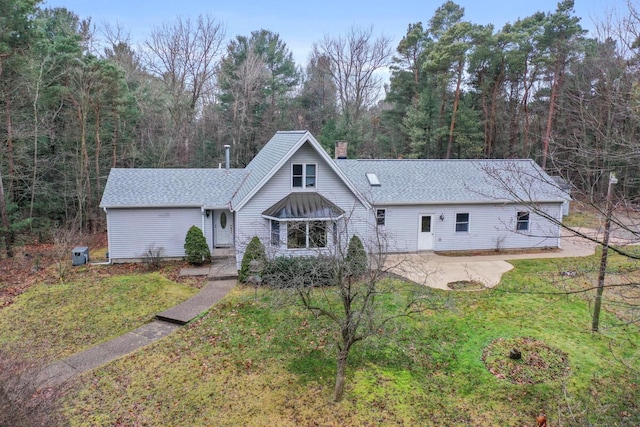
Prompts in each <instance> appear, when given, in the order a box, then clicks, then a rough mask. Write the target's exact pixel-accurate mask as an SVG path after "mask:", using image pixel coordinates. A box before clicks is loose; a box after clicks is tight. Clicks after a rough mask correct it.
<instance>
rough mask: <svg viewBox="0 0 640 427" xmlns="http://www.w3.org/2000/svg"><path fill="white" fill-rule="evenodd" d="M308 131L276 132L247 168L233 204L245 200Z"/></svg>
mask: <svg viewBox="0 0 640 427" xmlns="http://www.w3.org/2000/svg"><path fill="white" fill-rule="evenodd" d="M307 133H308V131H280V132H276V134H275V135H273V137H272V138H271V139H270V140H269V142H267V144H266V145H265V146H264V147H263V148H262V150H260V151H259V152H258V154H257V155H256V156H255V157H254V158H253V159H252V160H251V162H249V164H248V165H247V167H246V168H245V170H246V171H247V172H249V174H248V176H247V179H246V180H245V181H244V182H243V183H242V186H241V187H240V189H239V190H238V192H237V193H236V194H235V195H234V196H233V205H234V206H236V205H238V203H240V202H241V201H242V200H244V198H245V197H247V195H248V194H249V193H250V192H251V191H252V190H253V189H254V188H255V187H256V186H257V185H258V184H260V182H261V181H262V180H263V179H264V178H265V177H266V176H267V175H269V173H270V172H272V171H273V168H274V167H275V166H276V165H277V164H278V162H279V161H280V160H282V159H283V158H284V157H285V156H286V155H287V154H288V153H289V152H290V151H291V149H292V148H293V146H294V145H295V144H296V143H297V142H298V141H300V139H301V138H302V137H304V136H305V135H306V134H307Z"/></svg>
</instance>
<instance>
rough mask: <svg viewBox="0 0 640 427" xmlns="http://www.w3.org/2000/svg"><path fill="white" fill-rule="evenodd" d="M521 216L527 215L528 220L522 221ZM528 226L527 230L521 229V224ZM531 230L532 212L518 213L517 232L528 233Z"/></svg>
mask: <svg viewBox="0 0 640 427" xmlns="http://www.w3.org/2000/svg"><path fill="white" fill-rule="evenodd" d="M520 214H525V215H527V220H526V221H524V220H521V219H520ZM521 223H522V224H527V228H524V229H521V228H520V224H521ZM529 230H531V212H529V211H517V212H516V231H517V232H518V233H525V232H526V233H528V232H529Z"/></svg>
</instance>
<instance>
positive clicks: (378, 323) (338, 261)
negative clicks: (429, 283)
mask: <svg viewBox="0 0 640 427" xmlns="http://www.w3.org/2000/svg"><path fill="white" fill-rule="evenodd" d="M338 223H340V224H341V226H338V227H334V230H333V233H332V234H333V238H332V239H330V240H331V241H329V240H328V238H327V236H326V234H325V235H324V237H323V234H322V233H321V232H320V229H321V228H322V227H320V228H317V229H316V230H315V232H314V236H313V237H314V238H315V239H319V240H320V241H322V243H320V244H319V246H322V247H323V248H321V249H318V254H317V257H307V258H302V259H300V258H293V259H292V258H287V257H285V258H276V259H272V260H270V261H268V262H267V266H266V268H265V271H264V273H263V275H264V276H263V280H264V283H265V284H266V285H268V286H271V287H273V288H276V289H279V290H282V291H284V294H285V295H288V296H291V297H293V298H294V300H295V301H297V302H299V303H301V304H302V306H303V307H304V308H305V309H306V310H308V311H310V312H311V313H313V315H314V316H316V317H324V318H326V319H329V321H330V324H331V325H332V333H333V335H334V339H335V343H336V346H337V354H336V378H335V388H334V395H333V398H334V401H336V402H338V401H340V400H342V397H343V395H344V388H345V383H346V370H347V364H348V357H349V352H350V350H351V349H352V347H353V345H354V344H356V343H358V342H360V341H362V340H365V339H366V338H367V337H370V336H373V335H380V334H381V333H382V332H383V331H384V330H385V327H386V326H387V324H388V323H389V322H390V321H391V320H393V319H397V318H399V317H404V316H410V315H412V314H415V313H419V312H422V311H424V310H425V309H427V308H430V309H433V308H437V300H436V298H435V297H434V295H433V293H432V292H431V289H430V288H428V287H426V286H425V287H416V286H414V285H410V284H408V283H406V282H397V281H391V280H385V279H386V278H387V277H388V273H389V272H390V271H391V270H394V269H395V270H396V271H397V270H398V267H399V264H401V263H402V260H400V261H398V262H397V263H390V262H388V260H387V254H386V248H387V243H386V236H384V235H383V234H382V233H381V232H379V230H378V229H377V228H376V230H375V231H374V233H373V234H374V237H373V239H371V241H369V242H368V243H367V244H366V249H365V246H364V245H363V243H362V241H361V240H360V239H359V238H358V237H357V235H354V236H352V237H351V238H350V240H349V244H348V246H345V244H344V243H346V242H345V240H346V236H348V235H349V233H348V232H347V230H348V223H349V221H348V220H346V221H344V222H342V221H340V220H339V221H336V222H335V224H336V225H337V224H338ZM299 224H301V225H302V227H303V229H306V225H304V224H305V223H299ZM292 225H293V223H291V222H289V223H288V224H287V233H292V232H293V234H298V235H301V236H303V235H304V234H305V232H304V230H298V229H294V230H293V231H292V230H291V229H290V228H289V227H291V226H292ZM298 231H300V232H298ZM309 233H311V231H309ZM309 238H310V239H311V238H312V237H311V236H310V237H309ZM324 246H327V247H326V248H324ZM296 260H298V261H296ZM402 283H404V284H405V285H406V287H404V286H403V285H402ZM390 300H394V302H393V303H392V304H394V305H396V306H397V307H398V309H397V311H396V312H395V313H389V312H388V311H385V310H384V309H383V306H384V304H390Z"/></svg>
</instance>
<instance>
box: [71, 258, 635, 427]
mask: <svg viewBox="0 0 640 427" xmlns="http://www.w3.org/2000/svg"><path fill="white" fill-rule="evenodd" d="M594 260H595V258H591V259H586V260H535V261H530V260H527V261H518V262H516V263H515V264H516V268H515V269H514V270H512V271H511V272H509V273H507V274H506V275H505V276H504V279H503V282H502V284H501V285H500V286H498V287H497V288H496V289H494V290H489V291H485V292H472V293H466V292H463V293H460V292H453V293H451V292H450V293H446V292H444V291H443V292H439V291H438V292H436V295H439V296H447V297H449V300H448V308H447V309H443V310H439V311H430V312H427V313H424V314H421V315H418V316H415V317H414V318H411V319H407V318H398V319H396V320H394V321H393V322H391V323H389V324H387V327H386V330H385V331H384V332H385V333H384V334H383V335H381V336H377V337H372V338H371V339H368V340H367V341H364V342H361V343H358V344H357V345H356V346H355V347H354V348H353V350H352V353H351V355H350V359H349V368H348V382H347V389H346V396H345V399H344V400H343V401H342V402H340V403H338V404H335V403H332V402H331V396H332V391H333V381H334V374H335V353H336V348H335V345H334V343H335V336H334V335H332V330H331V329H330V328H329V325H328V323H326V321H324V320H322V319H315V318H313V317H312V316H310V315H309V314H308V313H306V312H304V311H301V310H300V309H299V308H298V307H296V306H291V305H287V306H281V305H278V304H275V303H274V301H275V300H277V299H278V298H277V295H274V294H272V293H270V292H268V291H266V290H260V292H259V298H258V299H257V300H256V299H255V298H254V296H255V295H254V290H253V289H252V288H251V289H250V288H239V289H236V290H234V291H233V292H232V293H231V294H230V295H228V296H227V297H226V298H225V299H224V300H223V301H222V302H221V303H219V304H218V305H216V306H215V307H214V308H213V309H212V310H211V311H210V312H209V313H208V314H207V315H205V316H203V317H202V318H201V319H199V320H198V321H197V322H194V323H192V324H190V325H188V326H187V327H185V328H183V329H181V330H179V331H178V332H176V333H174V334H172V335H170V336H169V337H168V338H166V339H164V340H162V341H159V342H157V343H155V344H153V345H152V346H149V347H146V348H144V349H143V350H141V351H139V352H137V353H135V354H133V355H130V356H128V357H126V358H124V359H121V360H119V361H117V362H114V363H111V364H109V365H108V366H105V367H103V368H101V369H98V370H96V371H94V372H92V373H88V374H85V375H84V376H83V378H82V379H81V381H80V384H81V385H78V386H77V388H76V389H75V391H74V392H73V393H72V394H70V395H69V396H68V397H67V399H66V414H67V417H68V421H69V424H70V425H76V426H80V425H118V424H122V425H190V426H207V425H217V426H236V425H247V426H263V425H278V426H288V425H290V426H294V425H295V426H297V425H533V424H534V419H535V416H536V415H538V413H539V411H540V410H543V411H545V412H546V413H547V415H548V416H549V418H550V420H551V422H552V425H558V423H559V422H560V421H562V422H563V425H584V424H586V423H587V421H589V422H591V423H594V424H596V425H638V424H639V423H640V407H639V406H638V401H640V399H639V397H640V396H639V392H638V390H639V383H640V379H639V378H638V377H637V375H636V376H634V374H633V372H632V371H631V370H629V369H626V368H625V366H624V365H623V364H622V363H621V362H622V361H625V362H627V363H629V364H630V365H631V366H636V367H637V363H638V354H639V350H638V349H639V346H640V338H639V337H638V329H637V327H635V326H619V323H620V322H619V321H618V319H617V318H616V317H614V316H612V315H611V314H610V313H605V314H604V316H603V319H602V324H603V328H602V331H603V333H602V334H597V335H593V334H591V332H590V331H589V328H590V311H589V304H588V301H587V300H586V299H585V298H583V297H581V296H580V295H579V294H576V295H571V296H558V295H542V294H535V293H521V292H522V291H525V292H526V291H544V292H554V291H557V290H558V287H557V286H558V284H557V283H556V284H554V281H556V279H557V277H558V275H557V274H558V272H559V271H563V270H566V269H569V268H576V263H578V264H580V263H582V266H584V267H586V266H587V265H589V264H593V263H594ZM617 261H618V260H615V259H614V263H615V262H617ZM620 262H622V261H620ZM578 267H580V266H578ZM572 280H576V281H577V280H579V279H572ZM575 286H577V284H575ZM394 304H395V302H394V301H391V302H388V303H386V304H384V306H385V307H387V308H389V307H392V306H393V305H394ZM521 336H527V337H532V338H534V339H536V340H538V341H540V342H543V343H545V344H546V345H548V346H550V347H553V348H555V349H558V350H559V351H561V352H563V353H564V354H566V355H567V357H568V363H569V367H570V370H569V374H568V375H567V376H566V377H565V378H563V379H559V380H555V381H553V380H549V381H545V382H542V383H539V384H523V385H518V384H512V383H511V382H509V381H507V380H503V379H499V378H496V377H495V376H494V375H492V374H491V373H489V372H488V370H487V368H486V366H485V364H484V362H483V361H482V354H483V351H484V350H485V348H486V347H487V346H488V345H489V344H490V343H492V342H494V341H495V340H496V339H499V338H506V339H509V338H514V337H521Z"/></svg>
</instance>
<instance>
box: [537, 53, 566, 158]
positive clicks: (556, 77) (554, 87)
mask: <svg viewBox="0 0 640 427" xmlns="http://www.w3.org/2000/svg"><path fill="white" fill-rule="evenodd" d="M559 62H560V61H559V60H558V62H557V63H556V67H555V70H554V72H553V83H552V84H551V97H550V99H549V117H547V129H546V131H545V133H544V137H543V138H542V162H541V164H540V166H541V167H542V169H544V170H547V156H548V155H549V141H550V140H551V129H552V127H553V116H554V114H555V111H556V99H557V98H558V86H559V85H560V73H561V70H560V66H561V65H560V64H559Z"/></svg>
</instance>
